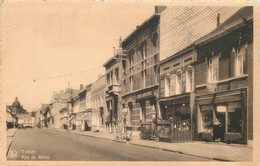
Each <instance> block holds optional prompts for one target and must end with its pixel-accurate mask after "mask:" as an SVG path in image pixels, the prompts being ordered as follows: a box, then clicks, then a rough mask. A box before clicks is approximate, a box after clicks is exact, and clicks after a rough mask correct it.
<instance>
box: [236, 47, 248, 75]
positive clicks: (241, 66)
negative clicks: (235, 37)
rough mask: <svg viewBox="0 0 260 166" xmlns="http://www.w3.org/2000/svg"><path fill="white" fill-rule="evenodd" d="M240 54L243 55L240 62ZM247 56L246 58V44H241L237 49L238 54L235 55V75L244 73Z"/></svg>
mask: <svg viewBox="0 0 260 166" xmlns="http://www.w3.org/2000/svg"><path fill="white" fill-rule="evenodd" d="M239 56H241V58H242V59H241V62H239V58H238V57H239ZM245 58H246V48H245V46H244V45H243V46H240V47H238V48H237V50H236V55H235V76H241V75H243V74H245V73H244V63H245Z"/></svg>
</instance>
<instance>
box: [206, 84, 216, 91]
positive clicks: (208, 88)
mask: <svg viewBox="0 0 260 166" xmlns="http://www.w3.org/2000/svg"><path fill="white" fill-rule="evenodd" d="M206 88H207V91H208V92H216V91H217V83H208V84H207V87H206Z"/></svg>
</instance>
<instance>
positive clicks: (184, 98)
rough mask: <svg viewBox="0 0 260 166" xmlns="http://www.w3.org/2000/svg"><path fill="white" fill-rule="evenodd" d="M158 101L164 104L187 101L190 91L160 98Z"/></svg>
mask: <svg viewBox="0 0 260 166" xmlns="http://www.w3.org/2000/svg"><path fill="white" fill-rule="evenodd" d="M158 101H159V102H160V103H162V104H165V105H172V104H184V103H189V101H190V93H185V94H181V95H175V96H171V97H165V98H160V99H159V100H158Z"/></svg>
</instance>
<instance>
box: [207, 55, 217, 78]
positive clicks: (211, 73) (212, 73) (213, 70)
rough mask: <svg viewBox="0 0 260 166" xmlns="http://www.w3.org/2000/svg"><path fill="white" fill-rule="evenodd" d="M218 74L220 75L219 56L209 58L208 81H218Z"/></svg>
mask: <svg viewBox="0 0 260 166" xmlns="http://www.w3.org/2000/svg"><path fill="white" fill-rule="evenodd" d="M218 75H219V56H216V57H213V58H211V59H210V60H209V68H208V82H216V81H218Z"/></svg>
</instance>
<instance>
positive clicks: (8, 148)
mask: <svg viewBox="0 0 260 166" xmlns="http://www.w3.org/2000/svg"><path fill="white" fill-rule="evenodd" d="M12 143H13V140H11V142H10V144H9V145H8V147H7V149H6V156H8V152H9V150H10V147H11V145H12Z"/></svg>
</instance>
